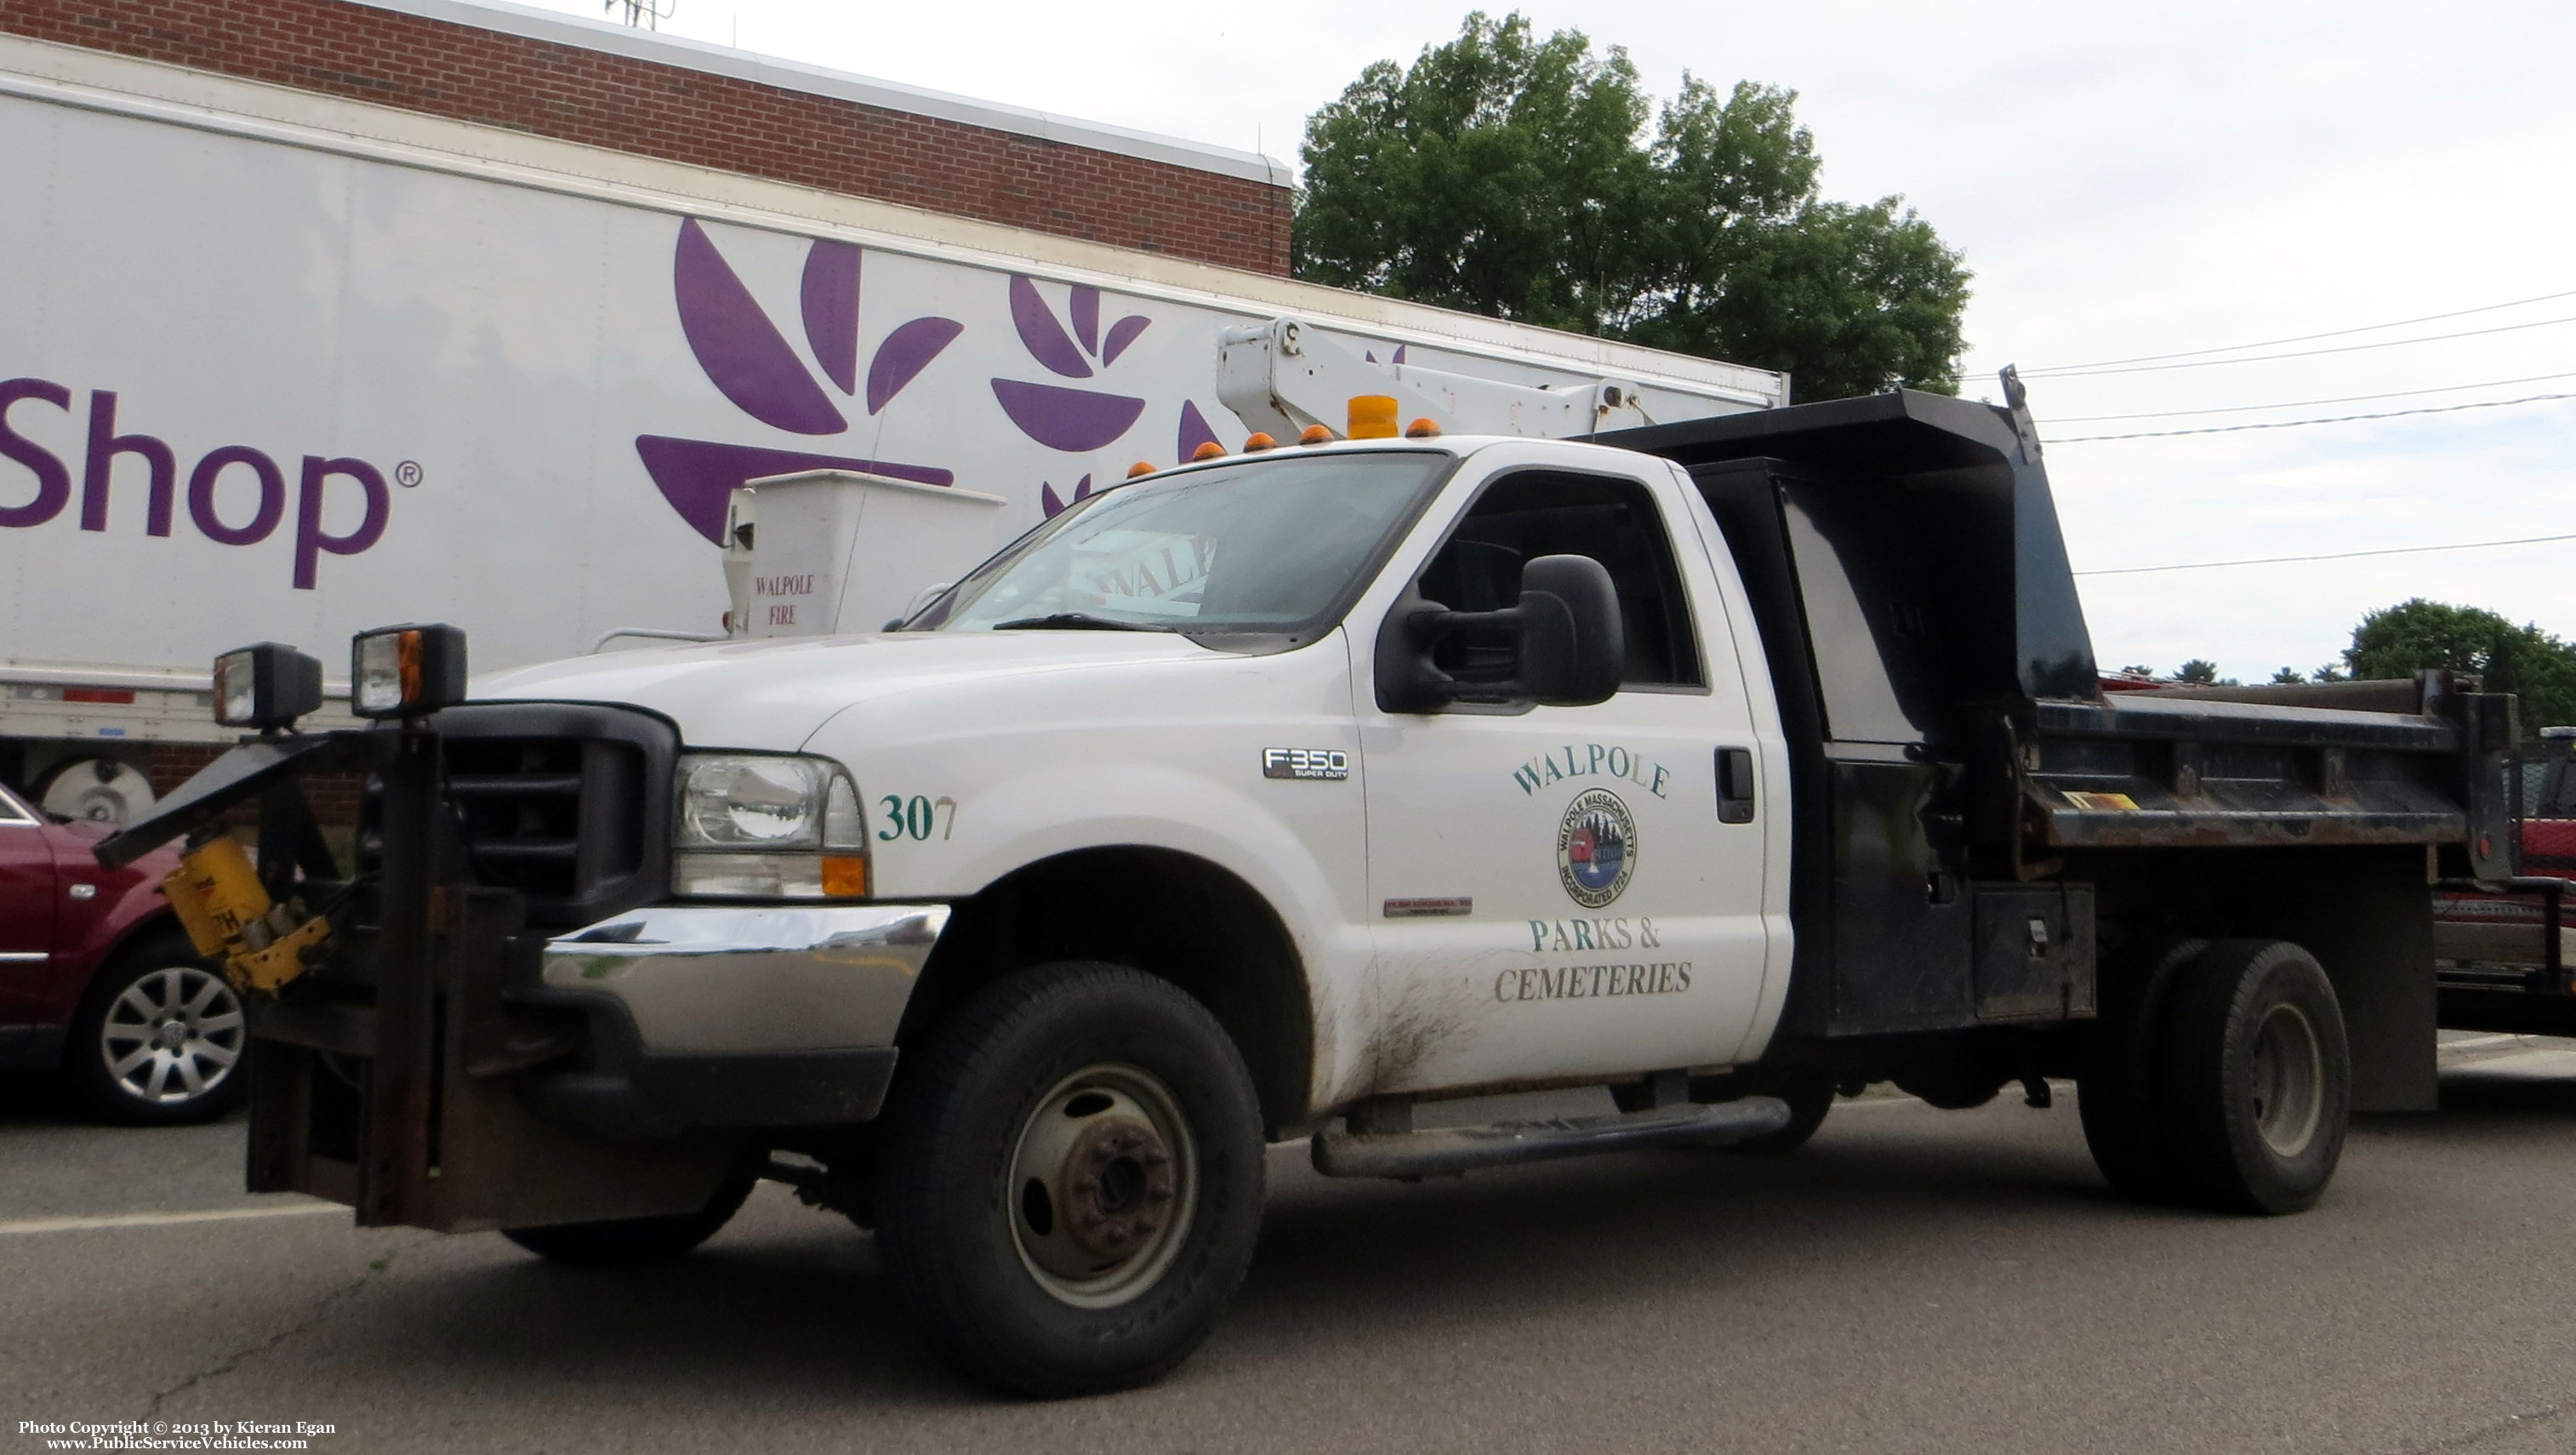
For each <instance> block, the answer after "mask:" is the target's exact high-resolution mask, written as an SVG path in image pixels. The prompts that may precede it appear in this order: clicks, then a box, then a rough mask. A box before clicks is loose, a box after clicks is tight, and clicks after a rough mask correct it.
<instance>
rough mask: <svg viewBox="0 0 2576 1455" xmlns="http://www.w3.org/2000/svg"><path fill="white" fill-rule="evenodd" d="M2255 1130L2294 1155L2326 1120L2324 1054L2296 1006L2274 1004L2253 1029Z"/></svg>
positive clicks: (2271, 1144) (2282, 1153) (2280, 1152)
mask: <svg viewBox="0 0 2576 1455" xmlns="http://www.w3.org/2000/svg"><path fill="white" fill-rule="evenodd" d="M2247 1069H2248V1071H2249V1073H2250V1075H2249V1079H2250V1080H2251V1082H2252V1106H2253V1109H2254V1131H2255V1134H2256V1135H2257V1136H2260V1137H2261V1138H2262V1139H2263V1145H2265V1146H2267V1147H2269V1148H2271V1149H2272V1150H2273V1152H2275V1153H2276V1154H2278V1155H2280V1156H2283V1157H2295V1156H2297V1155H2299V1154H2300V1153H2301V1152H2304V1151H2306V1150H2307V1149H2308V1144H2309V1143H2310V1142H2312V1141H2314V1140H2316V1135H2317V1125H2318V1123H2320V1122H2321V1121H2323V1120H2324V1118H2325V1082H2326V1070H2325V1052H2324V1051H2323V1049H2322V1048H2320V1047H2319V1045H2318V1043H2317V1031H2316V1027H2315V1026H2314V1025H2313V1024H2311V1023H2310V1022H2309V1020H2308V1016H2307V1012H2305V1011H2303V1010H2301V1009H2299V1008H2298V1007H2297V1006H2295V1005H2289V1004H2286V1003H2285V1004H2281V1005H2276V1006H2273V1007H2272V1008H2271V1009H2270V1010H2268V1011H2265V1012H2264V1013H2263V1021H2262V1024H2260V1025H2258V1026H2256V1027H2255V1029H2254V1056H2253V1064H2252V1065H2251V1066H2250V1067H2248V1068H2247Z"/></svg>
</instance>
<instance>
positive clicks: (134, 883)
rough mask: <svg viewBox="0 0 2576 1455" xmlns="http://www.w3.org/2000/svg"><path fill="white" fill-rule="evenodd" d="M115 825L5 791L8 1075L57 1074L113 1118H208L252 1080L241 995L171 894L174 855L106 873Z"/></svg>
mask: <svg viewBox="0 0 2576 1455" xmlns="http://www.w3.org/2000/svg"><path fill="white" fill-rule="evenodd" d="M111 831H112V830H111V828H110V826H109V825H106V824H95V823H90V822H87V821H86V820H70V821H64V820H58V819H54V818H50V817H48V816H47V815H46V814H45V813H44V812H42V811H41V810H39V809H37V808H35V807H34V806H32V805H30V804H29V803H28V802H27V801H26V800H25V799H24V798H21V797H19V796H18V795H16V794H14V793H11V792H10V791H9V790H8V789H6V788H0V1071H59V1072H61V1073H62V1075H63V1076H64V1078H65V1079H66V1080H67V1081H68V1083H69V1084H70V1087H71V1089H72V1091H73V1093H74V1094H75V1095H77V1096H78V1097H79V1098H80V1100H81V1101H82V1103H83V1104H85V1105H86V1106H88V1107H89V1108H90V1109H91V1110H92V1111H94V1112H96V1113H98V1114H99V1115H101V1116H103V1117H106V1118H109V1119H111V1120H114V1121H121V1122H136V1123H145V1124H155V1123H170V1122H199V1121H207V1120H211V1119H212V1118H215V1117H218V1116H221V1115H223V1114H224V1113H225V1112H226V1111H229V1110H231V1109H232V1108H233V1107H234V1106H236V1105H239V1104H240V1102H241V1099H242V1095H243V1093H244V1091H245V1090H246V1089H247V1088H248V1085H249V1078H248V1076H247V1075H245V1074H244V1072H243V1067H242V1052H243V1049H244V1048H245V1046H246V1045H247V1044H248V1036H247V1032H246V1030H245V1028H244V1026H243V1024H242V1004H241V998H240V997H239V996H237V995H235V994H234V993H233V989H232V987H231V986H229V985H227V984H225V983H224V980H223V977H222V976H221V975H219V974H217V973H215V971H214V970H213V969H211V968H210V967H209V966H208V965H207V964H206V963H205V962H204V961H203V960H200V959H198V958H197V953H196V951H195V950H194V949H192V948H191V947H190V946H189V944H188V938H187V936H186V935H184V934H182V933H180V930H179V924H178V921H177V919H176V918H174V917H173V916H172V914H171V912H170V905H169V902H168V901H166V900H164V899H163V898H162V897H161V890H160V883H161V880H162V877H163V876H164V875H166V874H168V873H169V872H170V871H171V870H172V869H175V868H177V867H178V863H179V859H178V856H177V855H176V854H175V853H173V852H170V851H168V850H162V851H159V852H156V853H153V854H149V855H146V856H145V857H143V858H141V859H138V860H136V861H135V862H134V863H133V864H130V865H128V866H127V867H125V868H123V869H103V868H101V867H99V863H98V860H97V859H95V858H94V857H92V856H91V854H90V845H92V844H95V843H97V842H98V841H99V840H100V839H103V838H105V837H107V836H108V834H109V833H110V832H111Z"/></svg>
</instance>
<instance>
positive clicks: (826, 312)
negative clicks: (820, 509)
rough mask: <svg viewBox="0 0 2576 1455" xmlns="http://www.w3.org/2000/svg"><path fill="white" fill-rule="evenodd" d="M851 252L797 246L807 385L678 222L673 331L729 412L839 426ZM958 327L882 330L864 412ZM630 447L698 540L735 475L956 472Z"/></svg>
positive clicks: (739, 448) (718, 513) (661, 440)
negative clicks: (809, 362) (808, 356)
mask: <svg viewBox="0 0 2576 1455" xmlns="http://www.w3.org/2000/svg"><path fill="white" fill-rule="evenodd" d="M859 256H860V255H859V249H858V248H857V247H856V246H855V245H853V244H850V243H844V242H833V241H830V240H828V239H817V240H816V241H815V242H814V244H813V245H812V246H811V247H810V248H809V249H808V250H807V251H806V254H805V272H804V277H803V280H802V286H801V287H800V289H799V303H800V304H801V307H800V309H799V312H800V313H801V314H802V319H801V321H802V323H803V324H804V328H805V342H806V345H807V347H809V348H810V349H811V350H812V351H813V355H814V362H815V363H816V364H817V365H819V366H821V369H822V372H823V379H822V381H817V380H816V379H815V377H814V375H813V374H812V372H811V371H809V370H808V369H807V368H806V366H805V363H804V361H803V360H802V359H800V358H798V357H797V355H796V350H795V349H794V348H793V347H791V346H790V345H789V344H788V342H787V339H786V337H785V335H783V334H781V333H780V332H779V331H778V326H777V325H776V324H775V323H772V322H771V321H770V318H769V315H768V314H767V313H766V312H765V311H763V310H762V308H761V306H760V302H759V300H757V299H755V298H753V297H752V296H751V290H750V289H749V288H746V287H744V286H743V282H742V279H741V278H740V277H739V276H737V275H736V274H735V272H734V270H733V267H732V265H731V264H729V263H727V262H726V261H725V259H724V254H722V253H721V252H718V251H717V250H716V245H715V240H714V239H713V238H711V237H709V236H707V232H706V229H705V228H703V227H700V226H699V225H698V222H697V219H695V218H689V219H686V220H684V221H683V222H681V224H680V239H679V244H678V247H677V249H676V251H675V254H674V258H673V264H672V276H671V291H672V295H673V297H674V299H675V300H676V301H677V303H678V305H679V313H680V332H681V333H682V334H683V335H684V336H685V337H686V338H687V339H688V341H689V352H691V353H692V354H695V355H696V356H697V360H698V367H699V368H701V369H704V370H705V371H706V375H707V379H708V381H709V382H710V383H712V384H714V385H715V386H716V389H717V390H718V391H719V392H720V393H722V394H723V395H724V397H725V398H727V399H729V400H731V401H733V404H734V406H735V407H736V408H738V409H740V410H741V411H742V412H743V413H745V414H748V415H750V416H751V417H752V418H754V419H756V420H759V421H760V422H761V423H763V424H765V425H768V426H770V427H771V428H773V429H780V430H785V431H787V432H788V433H790V434H802V435H837V434H841V433H844V432H845V431H847V430H848V429H849V427H850V422H849V419H848V416H847V415H846V414H845V413H844V408H845V406H844V405H842V404H839V403H836V402H835V401H834V400H833V398H832V395H831V393H830V392H829V391H827V390H826V389H825V388H824V384H825V383H829V384H830V385H831V386H832V388H833V389H836V390H838V391H839V392H840V393H841V394H842V395H844V396H854V395H857V394H858V393H859ZM1140 322H1141V321H1140ZM962 332H964V325H962V324H960V323H958V322H957V321H956V320H954V319H947V318H927V317H926V318H916V319H913V320H911V321H909V322H907V323H904V324H902V325H899V326H898V327H896V328H895V329H894V330H893V331H892V332H891V333H889V334H887V335H886V337H885V339H884V341H883V342H881V343H879V344H878V345H877V351H876V354H875V356H874V357H873V358H871V359H870V360H869V361H868V370H867V393H866V404H867V412H868V413H869V414H871V415H874V414H876V413H878V412H879V411H881V410H883V409H884V408H885V407H886V405H887V404H888V403H889V402H891V401H892V400H893V399H894V397H895V396H896V395H897V394H900V393H902V392H903V389H904V386H905V385H908V384H910V383H911V382H912V381H913V380H914V379H915V378H917V377H919V376H920V374H921V371H922V370H924V369H926V368H928V367H929V366H930V363H931V361H932V360H934V359H936V358H938V357H939V355H940V353H941V351H943V350H945V349H946V348H947V347H948V346H949V345H950V344H951V343H954V342H955V341H956V339H957V336H958V334H960V333H962ZM1130 337H1132V335H1131V336H1130ZM635 452H636V454H637V455H639V456H641V457H642V459H643V461H644V468H645V470H646V471H647V472H648V473H650V474H651V475H652V477H653V483H654V485H655V486H657V487H659V488H660V490H661V492H662V498H663V499H665V500H668V501H669V502H671V508H672V509H674V510H677V511H678V512H679V513H680V517H681V518H682V519H683V520H686V521H687V522H688V523H689V524H690V525H691V526H693V527H695V528H696V529H697V530H698V532H699V533H700V534H702V535H704V536H705V537H706V538H707V539H708V540H711V541H719V542H720V539H721V536H722V534H723V531H724V514H725V500H726V498H727V497H728V496H729V495H731V494H732V492H733V491H734V490H735V489H737V488H739V487H740V486H741V485H742V484H743V483H744V482H745V481H747V480H757V479H759V478H761V477H762V476H765V475H784V474H789V473H792V472H794V471H798V470H822V469H842V470H865V471H868V472H870V473H872V474H878V475H890V476H893V477H894V478H896V479H899V480H917V481H920V482H921V483H923V484H925V485H948V484H952V483H954V482H955V479H956V477H955V476H954V475H953V474H952V473H950V472H949V471H947V470H942V469H939V468H937V467H935V466H930V465H910V464H904V463H901V462H898V461H890V460H861V459H851V458H848V457H845V456H839V455H827V454H811V453H806V452H803V451H798V450H776V449H764V448H759V447H756V446H751V445H732V444H723V443H719V442H717V441H713V440H689V439H674V438H671V437H670V436H667V435H641V436H638V437H637V438H636V441H635Z"/></svg>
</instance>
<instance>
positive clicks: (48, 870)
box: [0, 793, 54, 1049]
mask: <svg viewBox="0 0 2576 1455" xmlns="http://www.w3.org/2000/svg"><path fill="white" fill-rule="evenodd" d="M40 824H41V820H39V819H38V818H37V817H36V816H35V814H34V813H33V812H31V811H29V810H28V809H27V808H26V807H25V806H24V805H22V804H20V803H19V802H18V801H17V800H16V799H14V798H12V797H11V796H10V795H8V794H7V793H0V1026H12V1025H24V1024H26V1023H28V1022H29V1021H31V1020H33V1019H34V1018H35V1014H36V1008H37V1006H38V1005H39V1004H40V1003H41V1002H42V1001H43V999H44V992H45V989H46V986H47V985H48V984H49V982H50V979H51V974H52V966H51V965H50V964H49V963H48V961H49V960H50V959H51V957H52V953H53V948H54V856H53V851H52V850H51V849H50V848H48V847H47V846H46V844H45V835H44V830H43V829H42V828H41V827H40ZM0 1049H5V1048H0Z"/></svg>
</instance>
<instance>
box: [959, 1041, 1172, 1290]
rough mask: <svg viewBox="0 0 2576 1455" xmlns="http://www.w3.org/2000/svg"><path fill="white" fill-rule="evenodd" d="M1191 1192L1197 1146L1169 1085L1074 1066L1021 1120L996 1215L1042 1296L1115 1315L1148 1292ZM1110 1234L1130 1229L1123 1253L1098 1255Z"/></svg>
mask: <svg viewBox="0 0 2576 1455" xmlns="http://www.w3.org/2000/svg"><path fill="white" fill-rule="evenodd" d="M1140 1129H1141V1130H1140ZM1157 1154H1158V1155H1159V1162H1160V1165H1159V1166H1157V1165H1153V1164H1154V1163H1155V1162H1156V1160H1157ZM1198 1186H1199V1165H1198V1144H1197V1141H1196V1140H1195V1139H1194V1138H1193V1137H1191V1135H1190V1127H1189V1121H1188V1119H1187V1118H1186V1117H1184V1116H1183V1115H1182V1114H1181V1104H1180V1098H1178V1097H1176V1096H1174V1095H1173V1094H1172V1090H1171V1088H1170V1087H1168V1086H1165V1085H1164V1084H1163V1082H1162V1079H1161V1078H1160V1077H1158V1076H1155V1075H1154V1074H1153V1073H1152V1072H1150V1071H1146V1070H1143V1069H1142V1068H1139V1067H1135V1066H1127V1065H1114V1064H1102V1065H1095V1066H1086V1067H1084V1068H1083V1069H1081V1070H1079V1071H1076V1072H1074V1073H1073V1074H1072V1075H1070V1076H1067V1077H1065V1078H1064V1079H1063V1080H1061V1081H1059V1082H1057V1083H1056V1084H1055V1085H1054V1086H1052V1087H1050V1088H1049V1089H1048V1090H1047V1093H1046V1094H1045V1095H1044V1096H1041V1097H1039V1098H1038V1099H1037V1101H1036V1102H1035V1103H1034V1104H1033V1105H1032V1107H1031V1108H1030V1111H1029V1114H1028V1116H1027V1117H1026V1118H1024V1119H1023V1120H1022V1121H1021V1123H1020V1129H1019V1134H1018V1135H1017V1136H1016V1137H1015V1138H1013V1140H1012V1148H1011V1161H1010V1167H1009V1170H1008V1172H1007V1174H1006V1178H1005V1181H1004V1183H1003V1186H1002V1195H1003V1196H1002V1202H1003V1216H1004V1217H1006V1218H1007V1219H1008V1220H1009V1221H1010V1225H1011V1242H1012V1246H1013V1247H1014V1248H1015V1249H1016V1250H1017V1251H1018V1253H1019V1256H1020V1266H1021V1267H1023V1268H1025V1269H1027V1270H1028V1274H1029V1277H1030V1278H1031V1279H1033V1280H1035V1281H1036V1283H1037V1285H1038V1287H1040V1288H1042V1289H1044V1290H1046V1292H1047V1294H1048V1296H1049V1297H1052V1298H1054V1299H1056V1300H1057V1301H1058V1302H1060V1303H1065V1304H1070V1305H1072V1306H1073V1307H1076V1308H1087V1309H1101V1308H1115V1307H1117V1306H1118V1305H1120V1304H1123V1303H1126V1302H1128V1301H1130V1300H1132V1299H1135V1298H1138V1297H1140V1296H1142V1295H1143V1294H1144V1293H1145V1292H1146V1291H1147V1290H1149V1289H1151V1288H1152V1287H1153V1286H1154V1285H1155V1283H1156V1282H1157V1281H1159V1280H1160V1279H1161V1278H1162V1276H1163V1274H1164V1273H1165V1271H1167V1270H1168V1269H1169V1268H1170V1267H1171V1265H1172V1262H1173V1260H1174V1259H1175V1258H1177V1257H1178V1256H1179V1255H1180V1250H1181V1247H1182V1245H1183V1244H1184V1243H1186V1242H1187V1241H1188V1240H1189V1232H1190V1223H1191V1221H1192V1219H1193V1216H1194V1209H1195V1208H1196V1206H1197V1202H1198ZM1104 1224H1105V1225H1106V1226H1104ZM1121 1228H1125V1229H1129V1230H1141V1232H1140V1233H1139V1236H1138V1237H1137V1238H1136V1240H1135V1242H1134V1244H1133V1246H1132V1247H1126V1248H1124V1249H1123V1250H1121V1251H1109V1250H1107V1249H1104V1247H1103V1246H1102V1240H1103V1239H1104V1238H1111V1237H1114V1236H1115V1234H1116V1233H1117V1232H1118V1231H1119V1230H1120V1229H1121ZM1086 1242H1088V1244H1089V1246H1085V1244H1086Z"/></svg>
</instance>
